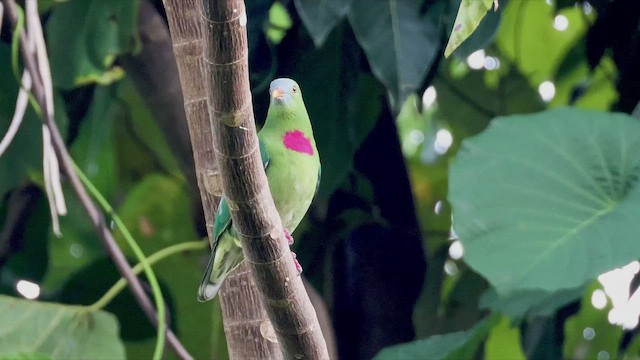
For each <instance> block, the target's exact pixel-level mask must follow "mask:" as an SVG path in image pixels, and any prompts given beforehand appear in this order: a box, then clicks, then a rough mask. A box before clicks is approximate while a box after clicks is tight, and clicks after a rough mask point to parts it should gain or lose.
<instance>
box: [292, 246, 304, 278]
mask: <svg viewBox="0 0 640 360" xmlns="http://www.w3.org/2000/svg"><path fill="white" fill-rule="evenodd" d="M291 257H293V264H294V265H295V266H296V271H298V276H299V275H300V274H302V265H300V262H298V255H296V253H294V252H293V251H292V252H291Z"/></svg>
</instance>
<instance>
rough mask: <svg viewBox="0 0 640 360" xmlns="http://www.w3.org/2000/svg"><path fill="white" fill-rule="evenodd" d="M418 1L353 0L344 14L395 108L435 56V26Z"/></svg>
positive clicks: (423, 73)
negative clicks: (346, 14)
mask: <svg viewBox="0 0 640 360" xmlns="http://www.w3.org/2000/svg"><path fill="white" fill-rule="evenodd" d="M418 5H419V4H418V2H417V1H410V0H402V1H398V0H376V1H371V0H353V2H352V3H351V9H350V11H349V15H348V17H349V23H350V24H351V27H352V28H353V32H354V33H355V35H356V38H357V39H358V42H359V43H360V46H362V48H363V49H364V52H365V54H366V55H367V59H368V60H369V65H370V66H371V71H372V72H373V74H374V75H375V76H376V77H377V78H378V80H380V81H381V82H382V83H383V84H384V85H385V86H386V88H387V90H388V91H389V93H390V94H391V100H392V102H391V103H392V105H393V108H394V109H395V112H398V111H399V110H400V107H401V106H402V104H403V103H404V100H405V99H406V98H407V96H409V94H411V93H412V92H414V91H415V90H416V89H417V88H418V87H419V86H420V83H421V82H422V80H423V78H424V76H425V75H426V73H427V70H428V69H429V67H430V66H431V64H432V63H433V60H434V59H435V57H436V56H438V46H439V44H438V34H437V31H436V26H435V25H434V23H433V22H432V18H431V17H428V16H422V15H421V14H420V9H419V6H418Z"/></svg>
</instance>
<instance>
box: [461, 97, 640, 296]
mask: <svg viewBox="0 0 640 360" xmlns="http://www.w3.org/2000/svg"><path fill="white" fill-rule="evenodd" d="M639 152H640V122H638V121H637V120H634V119H633V118H631V117H629V116H626V115H622V114H610V113H600V112H591V111H582V110H577V109H570V108H562V109H557V110H551V111H546V112H542V113H538V114H535V115H528V116H511V117H505V118H498V119H496V120H494V121H493V123H492V124H491V126H490V127H489V129H488V130H486V131H485V132H484V133H483V134H481V135H479V136H476V137H474V138H472V139H468V140H466V141H465V142H464V143H463V147H462V149H461V150H460V152H459V154H458V158H457V160H456V161H455V162H454V163H453V165H452V167H451V175H450V186H449V190H450V193H449V199H450V202H451V204H452V206H453V224H454V229H455V230H456V232H457V234H458V235H459V237H460V240H461V241H462V243H463V245H464V248H465V260H466V262H467V263H468V264H469V265H470V266H471V267H473V268H474V269H476V270H477V271H478V272H479V273H481V274H482V275H483V276H485V277H486V278H487V279H488V280H489V281H490V282H491V283H492V284H493V286H494V287H495V288H496V290H497V291H498V293H500V294H508V293H512V292H516V291H523V290H545V291H550V292H553V291H557V290H561V289H570V288H575V287H578V286H581V285H583V284H584V283H586V282H587V281H589V280H590V279H593V278H594V277H595V276H597V275H598V274H600V273H602V272H604V271H607V270H610V269H612V268H614V267H617V266H621V265H623V264H625V263H627V262H629V261H631V260H633V259H637V258H638V257H639V256H640V247H639V246H638V241H637V237H636V235H637V234H638V233H639V232H640V222H638V221H637V219H638V218H639V217H640V186H638V178H639V177H640V157H638V156H636V154H638V153H639Z"/></svg>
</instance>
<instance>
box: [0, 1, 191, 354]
mask: <svg viewBox="0 0 640 360" xmlns="http://www.w3.org/2000/svg"><path fill="white" fill-rule="evenodd" d="M2 3H3V4H4V7H5V10H6V13H7V16H8V17H9V21H10V22H11V24H12V26H14V27H15V26H16V24H17V21H18V13H17V11H18V10H17V5H16V3H15V0H2ZM20 50H21V52H22V55H23V60H24V64H25V67H26V69H27V70H28V71H29V73H30V74H31V77H32V82H33V94H34V96H35V98H36V100H37V102H38V104H40V107H41V108H42V116H43V120H44V122H45V124H46V125H47V126H48V127H49V129H50V131H51V140H52V144H53V147H54V149H55V151H56V154H57V155H58V158H59V159H60V161H61V165H62V168H63V169H64V171H65V173H66V174H67V176H68V178H69V181H70V183H71V186H72V188H73V190H74V192H75V193H76V195H77V196H78V198H79V199H80V202H81V203H82V206H83V207H84V209H85V211H86V212H87V215H89V218H90V219H91V223H92V224H93V226H94V228H95V230H96V232H97V233H98V235H99V236H100V238H101V239H102V240H103V242H104V246H105V249H106V250H107V253H108V254H109V256H110V257H111V258H112V260H113V262H114V263H115V265H116V268H118V271H119V272H120V273H121V274H122V276H123V277H124V278H125V279H127V283H128V285H129V288H130V289H131V292H132V293H133V295H134V297H135V298H136V300H137V301H138V303H139V305H140V307H141V308H142V309H143V311H144V312H145V314H146V315H147V317H149V319H150V320H151V321H152V323H153V324H154V325H156V326H157V321H158V317H157V314H156V312H155V309H154V307H153V305H152V304H151V301H150V300H149V298H148V297H147V295H146V293H145V292H144V289H143V288H142V285H141V283H140V280H139V279H138V278H137V277H136V276H135V274H134V273H133V271H132V269H131V266H130V265H129V263H128V262H127V260H126V258H125V256H124V254H123V253H122V251H121V250H120V248H119V247H118V245H117V243H116V241H115V239H114V238H113V235H112V234H111V232H110V231H109V229H108V228H107V226H106V223H105V220H104V217H103V216H102V213H101V212H100V210H99V209H98V207H97V206H96V205H95V204H94V203H93V201H92V200H91V198H90V197H89V194H88V193H87V191H86V190H85V188H84V187H83V186H82V183H81V181H80V179H79V178H78V176H77V174H76V173H75V171H74V168H73V163H72V161H71V156H70V154H69V151H68V150H67V148H66V145H65V142H64V140H63V139H62V135H61V134H60V131H59V129H58V126H57V124H56V123H55V121H54V118H53V116H52V114H51V112H50V111H48V108H47V102H46V99H45V94H44V91H45V90H44V86H43V82H42V79H41V78H40V73H39V72H38V71H37V69H38V67H37V65H36V63H35V59H34V58H33V56H31V54H29V52H28V51H27V39H26V36H25V35H24V33H22V34H20ZM167 341H168V343H169V345H170V346H171V348H172V349H173V350H174V352H175V353H176V354H177V355H178V356H179V357H180V358H181V359H192V358H193V357H192V356H191V355H190V354H189V353H188V352H187V350H186V349H185V348H184V347H183V346H182V344H181V343H180V341H179V340H178V339H177V337H176V336H175V334H173V332H172V331H171V330H169V329H167Z"/></svg>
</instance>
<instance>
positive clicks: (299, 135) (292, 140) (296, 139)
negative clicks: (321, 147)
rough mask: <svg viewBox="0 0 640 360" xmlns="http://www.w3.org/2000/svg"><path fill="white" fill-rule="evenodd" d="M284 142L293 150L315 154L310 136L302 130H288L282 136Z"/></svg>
mask: <svg viewBox="0 0 640 360" xmlns="http://www.w3.org/2000/svg"><path fill="white" fill-rule="evenodd" d="M282 143H283V144H284V146H285V147H286V148H287V149H291V150H293V151H296V152H299V153H303V154H307V155H313V146H311V141H310V140H309V138H308V137H306V136H304V133H303V132H302V131H300V130H293V131H287V132H286V133H285V134H284V136H283V137H282Z"/></svg>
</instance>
